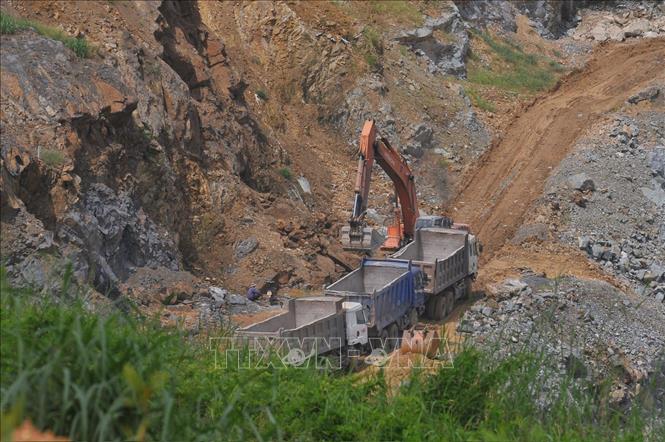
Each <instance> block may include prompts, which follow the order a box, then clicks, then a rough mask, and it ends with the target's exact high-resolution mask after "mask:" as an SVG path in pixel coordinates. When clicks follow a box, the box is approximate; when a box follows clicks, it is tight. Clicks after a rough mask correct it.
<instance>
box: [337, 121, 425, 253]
mask: <svg viewBox="0 0 665 442" xmlns="http://www.w3.org/2000/svg"><path fill="white" fill-rule="evenodd" d="M359 150H360V158H359V159H358V173H357V176H356V185H355V190H354V199H353V210H352V213H351V217H350V218H349V224H348V225H346V226H344V227H342V230H341V242H342V246H343V247H344V249H345V250H352V251H358V252H365V253H369V252H371V251H372V249H373V247H374V244H373V229H372V228H371V227H368V226H367V222H366V220H365V213H366V212H367V199H368V197H369V186H370V182H371V180H372V167H373V166H374V161H376V162H377V163H378V164H379V166H381V168H382V169H383V170H384V171H385V172H386V174H387V175H388V176H389V177H390V179H391V180H392V182H393V184H394V186H395V194H396V198H395V219H394V221H393V223H392V224H391V225H390V226H388V229H387V236H386V238H385V241H384V242H383V244H382V245H381V250H382V251H385V252H394V251H396V250H398V249H399V248H401V247H402V246H404V245H405V244H407V243H408V242H410V241H411V240H412V239H413V235H414V231H415V229H416V220H417V219H418V202H417V199H416V185H415V182H414V177H413V174H412V173H411V169H410V168H409V165H408V164H407V163H406V160H405V159H404V158H403V157H402V156H401V155H400V154H399V152H397V150H395V149H394V148H393V147H392V146H391V145H390V143H389V142H388V140H387V139H385V138H384V137H381V136H379V135H378V134H377V129H376V124H375V123H374V121H373V120H368V121H365V124H364V125H363V129H362V132H361V135H360V147H359Z"/></svg>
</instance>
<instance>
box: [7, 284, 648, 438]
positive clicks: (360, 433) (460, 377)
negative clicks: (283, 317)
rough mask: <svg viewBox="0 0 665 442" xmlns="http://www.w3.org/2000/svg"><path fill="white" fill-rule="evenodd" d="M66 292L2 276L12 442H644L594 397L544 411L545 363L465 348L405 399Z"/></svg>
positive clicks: (566, 396)
mask: <svg viewBox="0 0 665 442" xmlns="http://www.w3.org/2000/svg"><path fill="white" fill-rule="evenodd" d="M65 281H66V280H65ZM67 285H68V284H67V283H66V282H65V283H63V289H62V293H51V294H49V296H48V297H47V298H38V297H36V296H35V295H33V294H32V293H31V292H30V291H29V290H18V289H14V288H12V287H10V286H9V285H7V282H6V278H5V277H4V271H2V272H0V288H1V292H2V294H1V295H0V297H1V302H2V304H1V307H2V309H1V310H0V327H1V329H0V331H1V333H2V346H0V363H1V366H2V371H1V373H0V387H1V391H0V392H1V393H2V395H1V398H2V399H1V411H2V429H3V431H4V432H5V434H3V440H7V436H8V434H7V433H8V432H9V431H11V429H12V428H13V427H15V426H16V425H17V424H18V423H20V422H22V420H23V419H25V418H29V419H31V420H32V422H33V423H34V424H35V425H36V426H37V427H38V428H40V429H48V430H52V431H54V432H55V433H56V434H59V435H64V436H68V437H69V438H71V439H72V440H87V441H97V440H104V441H107V440H172V441H180V440H195V441H208V440H247V439H252V440H296V439H297V440H304V441H319V440H368V441H370V440H450V441H466V440H477V441H506V440H522V441H553V440H554V441H559V440H566V441H606V440H617V441H639V440H643V439H644V438H643V437H642V434H641V431H642V429H643V428H644V422H643V421H642V420H641V419H640V418H639V417H638V416H637V415H636V414H630V415H626V414H624V413H622V412H620V411H618V410H615V409H612V408H611V407H609V406H607V404H606V402H605V401H603V399H602V394H601V393H598V391H597V390H593V389H585V388H577V387H574V386H572V385H564V387H562V390H561V392H560V393H563V394H558V395H557V397H558V399H556V398H555V399H553V400H552V401H551V402H552V405H551V406H550V407H549V408H548V410H547V411H545V412H541V411H539V409H538V407H536V405H535V399H536V398H537V397H540V396H543V395H544V397H550V398H552V396H551V394H552V393H546V392H545V391H544V390H543V389H542V386H541V384H539V382H540V381H539V380H538V379H539V377H538V372H539V371H540V370H543V371H544V372H545V374H547V366H546V364H545V362H546V361H543V360H542V359H540V358H539V357H537V356H535V355H530V354H517V355H515V356H512V357H509V358H508V359H505V360H503V361H501V362H498V361H496V360H493V359H492V358H491V357H490V355H488V354H486V353H483V352H480V351H478V350H475V349H473V348H466V349H464V350H462V351H461V352H460V353H459V354H458V356H457V358H456V359H455V363H454V365H453V366H448V367H447V368H442V369H439V370H438V371H436V372H435V373H433V374H432V375H427V376H425V375H423V374H422V373H419V372H418V370H415V371H414V372H413V375H412V376H411V378H409V379H408V380H407V382H404V383H403V384H402V386H400V387H399V388H397V389H396V390H395V389H391V388H390V387H388V385H387V384H386V381H385V379H384V377H383V375H382V373H381V372H379V373H378V374H376V375H365V376H362V377H358V376H356V375H346V374H344V373H343V372H342V373H340V372H337V371H328V370H323V369H315V368H303V369H294V368H291V369H279V368H274V367H273V368H260V369H238V368H235V367H229V368H219V367H217V366H216V365H215V354H214V352H213V351H212V350H211V349H210V348H209V346H208V345H207V342H208V341H206V340H205V339H203V338H195V337H191V336H188V335H185V334H182V333H180V332H178V330H172V329H162V328H160V327H159V326H158V325H157V323H156V321H152V320H146V319H143V318H141V317H140V316H137V315H136V314H121V313H114V312H109V313H107V314H104V315H95V314H93V313H90V312H89V311H88V310H86V308H85V307H84V306H83V305H82V304H81V303H77V302H72V301H68V300H67V299H66V297H65V296H64V295H63V294H64V293H67V287H66V286H67ZM548 395H550V396H548ZM653 440H657V439H656V438H654V439H653Z"/></svg>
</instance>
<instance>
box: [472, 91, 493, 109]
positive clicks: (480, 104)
mask: <svg viewBox="0 0 665 442" xmlns="http://www.w3.org/2000/svg"><path fill="white" fill-rule="evenodd" d="M465 92H466V94H467V95H468V96H469V98H471V102H472V103H473V105H474V106H476V107H477V108H479V109H482V110H484V111H487V112H495V111H496V107H495V106H494V103H492V102H491V101H489V100H486V99H485V98H483V96H482V95H481V94H480V92H478V91H477V90H476V89H473V88H466V89H465Z"/></svg>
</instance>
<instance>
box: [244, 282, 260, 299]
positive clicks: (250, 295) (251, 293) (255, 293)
mask: <svg viewBox="0 0 665 442" xmlns="http://www.w3.org/2000/svg"><path fill="white" fill-rule="evenodd" d="M260 297H261V292H260V291H259V290H258V289H257V288H256V284H252V285H251V286H250V287H249V290H247V299H249V300H250V301H256V300H257V299H259V298H260Z"/></svg>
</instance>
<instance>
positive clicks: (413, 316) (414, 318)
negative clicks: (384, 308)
mask: <svg viewBox="0 0 665 442" xmlns="http://www.w3.org/2000/svg"><path fill="white" fill-rule="evenodd" d="M416 324H418V310H416V309H415V308H414V309H411V311H410V312H409V327H413V326H414V325H416Z"/></svg>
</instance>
